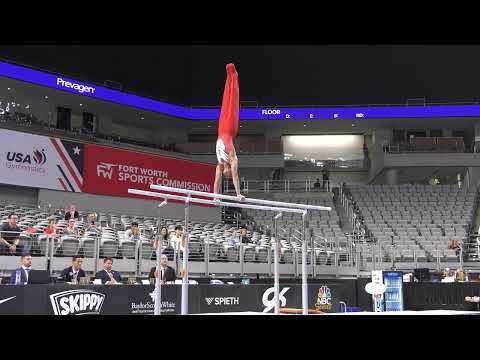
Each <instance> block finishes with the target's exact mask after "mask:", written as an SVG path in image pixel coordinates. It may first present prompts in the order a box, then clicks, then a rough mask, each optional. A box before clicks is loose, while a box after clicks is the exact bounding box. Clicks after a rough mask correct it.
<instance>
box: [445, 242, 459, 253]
mask: <svg viewBox="0 0 480 360" xmlns="http://www.w3.org/2000/svg"><path fill="white" fill-rule="evenodd" d="M448 248H449V249H452V250H455V254H456V255H457V256H458V255H460V241H458V240H452V243H451V244H450V246H449V247H448Z"/></svg>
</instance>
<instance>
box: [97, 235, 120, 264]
mask: <svg viewBox="0 0 480 360" xmlns="http://www.w3.org/2000/svg"><path fill="white" fill-rule="evenodd" d="M118 247H119V243H118V239H117V236H116V234H115V231H114V230H113V229H111V228H103V229H102V236H101V239H100V248H101V250H102V255H103V256H105V257H116V256H117V253H118Z"/></svg>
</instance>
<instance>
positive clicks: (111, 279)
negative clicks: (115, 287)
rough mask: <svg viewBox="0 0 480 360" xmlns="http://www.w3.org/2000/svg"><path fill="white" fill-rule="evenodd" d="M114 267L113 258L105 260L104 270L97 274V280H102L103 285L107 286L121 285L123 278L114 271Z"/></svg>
mask: <svg viewBox="0 0 480 360" xmlns="http://www.w3.org/2000/svg"><path fill="white" fill-rule="evenodd" d="M112 266H113V260H112V258H105V259H103V270H102V271H99V272H97V273H96V274H95V279H100V280H102V284H106V285H112V284H121V283H122V277H121V276H120V273H119V272H117V271H114V270H112Z"/></svg>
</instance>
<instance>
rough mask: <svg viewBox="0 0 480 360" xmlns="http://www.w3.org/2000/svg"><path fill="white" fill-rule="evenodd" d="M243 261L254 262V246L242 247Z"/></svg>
mask: <svg viewBox="0 0 480 360" xmlns="http://www.w3.org/2000/svg"><path fill="white" fill-rule="evenodd" d="M243 261H244V262H254V261H255V246H253V245H244V246H243Z"/></svg>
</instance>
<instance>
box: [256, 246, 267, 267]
mask: <svg viewBox="0 0 480 360" xmlns="http://www.w3.org/2000/svg"><path fill="white" fill-rule="evenodd" d="M255 261H256V262H259V263H266V262H267V261H268V250H267V248H266V247H264V246H257V247H255Z"/></svg>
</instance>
